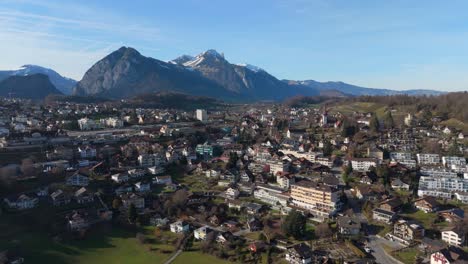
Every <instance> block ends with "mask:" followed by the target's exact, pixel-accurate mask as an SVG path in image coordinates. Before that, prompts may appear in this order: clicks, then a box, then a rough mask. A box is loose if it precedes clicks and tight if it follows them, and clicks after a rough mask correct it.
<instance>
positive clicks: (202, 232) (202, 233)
mask: <svg viewBox="0 0 468 264" xmlns="http://www.w3.org/2000/svg"><path fill="white" fill-rule="evenodd" d="M210 232H214V231H213V230H212V229H211V228H210V227H208V226H202V227H200V228H197V229H195V230H194V231H193V236H194V237H195V239H197V240H205V239H206V236H207V235H208V233H210Z"/></svg>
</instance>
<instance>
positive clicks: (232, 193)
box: [225, 188, 240, 199]
mask: <svg viewBox="0 0 468 264" xmlns="http://www.w3.org/2000/svg"><path fill="white" fill-rule="evenodd" d="M239 194H240V192H239V190H238V189H236V188H228V189H227V190H226V192H225V195H226V198H228V199H237V197H239Z"/></svg>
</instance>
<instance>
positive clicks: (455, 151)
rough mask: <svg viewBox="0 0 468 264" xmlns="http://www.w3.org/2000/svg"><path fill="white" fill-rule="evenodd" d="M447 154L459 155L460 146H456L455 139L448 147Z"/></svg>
mask: <svg viewBox="0 0 468 264" xmlns="http://www.w3.org/2000/svg"><path fill="white" fill-rule="evenodd" d="M447 154H448V155H449V156H459V155H461V154H462V153H461V152H460V146H458V142H457V141H456V140H455V141H454V142H453V143H452V144H451V145H450V147H449V149H448V151H447Z"/></svg>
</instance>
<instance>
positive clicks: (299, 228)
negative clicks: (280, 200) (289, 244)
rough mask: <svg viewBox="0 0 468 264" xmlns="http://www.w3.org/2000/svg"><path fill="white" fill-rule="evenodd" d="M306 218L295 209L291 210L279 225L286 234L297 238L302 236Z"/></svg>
mask: <svg viewBox="0 0 468 264" xmlns="http://www.w3.org/2000/svg"><path fill="white" fill-rule="evenodd" d="M306 222H307V219H306V217H305V216H304V215H302V214H301V213H300V212H298V211H296V210H292V211H291V212H290V213H289V214H288V215H287V216H286V218H285V219H284V222H283V224H282V226H281V228H282V230H283V232H284V233H285V234H286V235H288V236H293V237H294V238H296V239H298V238H301V237H304V235H305V230H306Z"/></svg>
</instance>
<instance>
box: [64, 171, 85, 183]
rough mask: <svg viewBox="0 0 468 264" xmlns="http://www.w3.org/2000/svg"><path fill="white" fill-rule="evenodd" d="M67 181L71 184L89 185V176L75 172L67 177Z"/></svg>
mask: <svg viewBox="0 0 468 264" xmlns="http://www.w3.org/2000/svg"><path fill="white" fill-rule="evenodd" d="M66 183H67V185H71V186H88V184H89V178H88V177H86V176H84V175H81V174H79V173H75V174H73V175H72V176H70V177H68V178H67V180H66Z"/></svg>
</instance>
